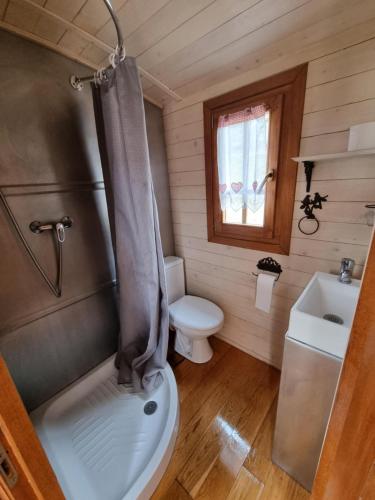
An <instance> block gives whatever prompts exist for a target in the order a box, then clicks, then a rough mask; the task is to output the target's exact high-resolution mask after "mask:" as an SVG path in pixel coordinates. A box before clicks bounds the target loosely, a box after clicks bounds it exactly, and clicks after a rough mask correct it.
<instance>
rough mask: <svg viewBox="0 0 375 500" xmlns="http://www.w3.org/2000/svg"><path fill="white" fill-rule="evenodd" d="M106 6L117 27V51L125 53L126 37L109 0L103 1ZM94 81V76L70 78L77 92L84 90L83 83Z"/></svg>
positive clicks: (74, 76)
mask: <svg viewBox="0 0 375 500" xmlns="http://www.w3.org/2000/svg"><path fill="white" fill-rule="evenodd" d="M103 2H104V4H105V6H106V7H107V9H108V11H109V14H110V16H111V18H112V21H113V23H114V25H115V28H116V33H117V47H116V50H119V51H120V52H121V51H124V53H125V46H124V37H123V34H122V31H121V27H120V22H119V20H118V17H117V14H116V13H115V11H114V9H113V7H112V4H111V2H110V1H109V0H103ZM110 68H111V66H108V67H107V68H106V69H110ZM91 80H94V77H93V76H92V75H89V76H76V75H71V77H70V85H71V86H72V87H73V88H74V89H75V90H82V89H83V82H87V81H91Z"/></svg>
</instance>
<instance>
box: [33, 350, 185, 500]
mask: <svg viewBox="0 0 375 500" xmlns="http://www.w3.org/2000/svg"><path fill="white" fill-rule="evenodd" d="M162 373H163V378H164V381H163V383H162V384H161V385H160V387H158V388H157V389H156V390H155V391H154V392H152V393H151V394H150V395H145V394H143V393H136V392H134V391H132V390H131V389H130V388H129V387H126V386H124V385H118V384H117V370H116V368H115V367H114V356H112V357H111V358H109V359H107V360H106V361H105V362H104V363H102V364H101V365H99V366H98V367H96V368H95V369H94V370H92V371H91V372H90V373H89V374H87V375H86V376H85V377H82V378H81V379H79V380H78V381H77V382H75V383H74V384H72V385H71V386H70V387H68V388H67V389H65V390H64V391H62V392H61V393H60V394H58V395H57V396H55V397H54V398H53V399H51V400H49V401H47V402H46V403H45V404H43V405H42V406H40V407H39V408H37V409H36V410H34V411H33V412H32V413H31V415H30V417H31V419H32V421H33V423H34V426H35V429H36V431H37V434H38V435H39V438H40V440H41V443H42V445H43V447H44V449H45V451H46V453H47V456H48V458H49V461H50V463H51V465H52V467H53V469H54V471H55V474H56V476H57V478H58V480H59V483H60V486H61V488H62V490H63V492H64V495H65V497H66V498H67V499H69V500H88V499H90V500H96V499H97V500H99V499H100V500H103V499H104V498H105V499H106V500H120V499H124V500H130V499H131V500H134V499H135V498H137V499H138V498H139V499H148V498H150V496H151V494H152V493H153V491H154V490H155V488H156V486H157V484H158V482H159V481H160V479H161V477H162V475H163V473H164V471H165V469H166V467H167V465H168V462H169V459H170V457H171V455H172V451H173V448H174V444H175V440H176V436H177V428H178V414H179V406H178V404H179V403H178V395H177V386H176V381H175V378H174V375H173V372H172V370H171V368H170V366H169V365H167V366H166V368H165V369H164V370H163V372H162ZM150 408H151V409H152V411H150Z"/></svg>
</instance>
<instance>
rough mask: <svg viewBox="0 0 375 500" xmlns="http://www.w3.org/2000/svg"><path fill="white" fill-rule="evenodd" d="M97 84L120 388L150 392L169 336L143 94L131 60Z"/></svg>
mask: <svg viewBox="0 0 375 500" xmlns="http://www.w3.org/2000/svg"><path fill="white" fill-rule="evenodd" d="M106 74H107V78H106V79H104V80H102V81H100V82H99V83H94V84H92V91H93V100H94V109H95V120H96V128H97V133H98V142H99V149H100V155H101V160H102V167H103V176H104V182H105V189H106V197H107V205H108V213H109V219H110V225H111V234H112V243H113V249H114V254H115V261H116V272H117V280H118V287H117V293H118V313H119V320H120V332H119V343H118V352H117V356H116V366H117V368H118V369H119V378H118V380H119V383H129V384H133V386H134V387H135V389H136V390H139V389H145V390H147V391H150V390H152V389H153V388H154V387H156V386H158V385H159V384H160V382H161V381H162V375H161V372H160V370H161V369H162V368H163V367H164V366H165V363H166V356H167V345H168V335H169V327H168V326H169V318H168V303H167V295H166V284H165V275H164V260H163V252H162V247H161V240H160V231H159V221H158V213H157V207H156V202H155V196H154V190H153V185H152V178H151V170H150V161H149V153H148V144H147V135H146V123H145V113H144V104H143V95H142V88H141V84H140V80H139V76H138V70H137V66H136V63H135V60H134V59H133V58H131V57H126V59H125V60H124V61H122V62H120V63H119V64H118V66H116V68H114V69H111V70H108V71H107V72H106Z"/></svg>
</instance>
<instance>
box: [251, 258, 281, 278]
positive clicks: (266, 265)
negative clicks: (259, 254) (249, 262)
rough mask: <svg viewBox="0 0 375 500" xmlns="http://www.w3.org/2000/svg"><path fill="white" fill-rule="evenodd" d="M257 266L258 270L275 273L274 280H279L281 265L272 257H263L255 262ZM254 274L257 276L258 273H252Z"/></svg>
mask: <svg viewBox="0 0 375 500" xmlns="http://www.w3.org/2000/svg"><path fill="white" fill-rule="evenodd" d="M257 268H258V269H259V270H260V271H268V272H270V273H274V274H277V275H278V276H277V278H276V279H275V282H276V281H278V280H279V278H280V274H281V273H282V272H283V270H282V269H281V265H280V264H279V263H278V262H277V261H276V260H275V259H273V258H272V257H265V258H264V259H260V261H258V264H257ZM253 275H254V276H256V277H258V274H256V273H253Z"/></svg>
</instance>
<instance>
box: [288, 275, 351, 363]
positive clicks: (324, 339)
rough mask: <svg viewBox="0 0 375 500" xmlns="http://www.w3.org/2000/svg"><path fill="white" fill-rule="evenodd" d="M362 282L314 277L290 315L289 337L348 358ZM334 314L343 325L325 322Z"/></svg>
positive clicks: (330, 276)
mask: <svg viewBox="0 0 375 500" xmlns="http://www.w3.org/2000/svg"><path fill="white" fill-rule="evenodd" d="M359 285H360V281H359V280H353V281H352V283H351V284H350V285H348V284H344V283H340V282H339V281H338V279H337V276H334V275H332V274H327V273H315V274H314V276H313V277H312V279H311V281H310V282H309V283H308V285H307V286H306V288H305V290H304V291H303V293H302V294H301V296H300V297H299V299H298V300H297V302H296V303H295V304H294V306H293V307H292V309H291V312H290V319H289V331H288V334H287V335H288V337H289V338H292V339H295V340H298V341H299V342H303V343H305V344H308V345H310V346H312V347H315V348H316V349H320V350H321V351H324V352H327V353H329V354H332V355H334V356H337V357H339V358H343V357H344V356H345V351H346V347H347V344H348V340H349V335H350V329H351V326H352V322H353V318H354V313H355V309H356V307H357V301H358V295H359ZM326 314H334V315H335V316H338V317H339V318H341V320H342V321H343V323H342V324H337V323H333V322H332V321H328V320H327V319H324V318H323V316H324V315H326Z"/></svg>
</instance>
